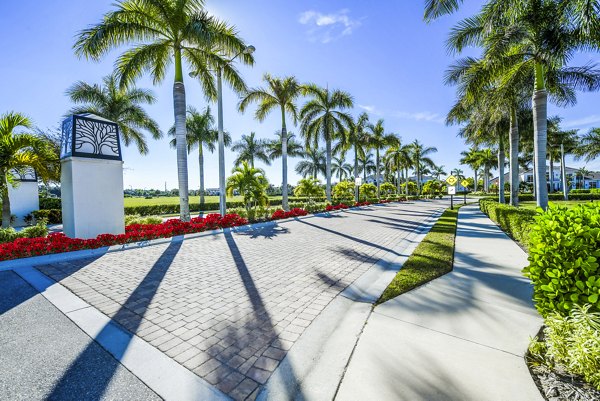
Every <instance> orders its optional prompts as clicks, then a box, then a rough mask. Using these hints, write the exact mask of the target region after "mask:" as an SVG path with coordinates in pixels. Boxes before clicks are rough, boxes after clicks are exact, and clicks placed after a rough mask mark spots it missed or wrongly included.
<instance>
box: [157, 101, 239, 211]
mask: <svg viewBox="0 0 600 401" xmlns="http://www.w3.org/2000/svg"><path fill="white" fill-rule="evenodd" d="M214 123H215V118H214V116H213V115H212V114H211V112H210V107H209V106H206V108H205V109H204V110H203V111H201V112H200V111H198V110H197V109H196V108H194V107H191V106H190V107H188V111H187V119H186V121H185V126H186V141H187V148H188V153H192V151H193V150H194V148H196V147H197V148H198V166H199V171H200V205H201V206H204V202H205V191H204V149H205V148H206V150H208V151H209V152H210V153H213V152H214V151H215V144H216V143H217V142H218V140H219V132H218V131H217V129H216V128H215V127H214ZM168 134H169V136H172V137H174V136H175V126H173V127H171V129H170V130H169V132H168ZM223 138H224V142H225V146H229V145H231V136H230V135H229V133H227V132H225V133H224V136H223ZM170 145H171V147H173V148H175V147H177V139H176V138H173V139H171V142H170ZM200 209H201V210H202V208H200Z"/></svg>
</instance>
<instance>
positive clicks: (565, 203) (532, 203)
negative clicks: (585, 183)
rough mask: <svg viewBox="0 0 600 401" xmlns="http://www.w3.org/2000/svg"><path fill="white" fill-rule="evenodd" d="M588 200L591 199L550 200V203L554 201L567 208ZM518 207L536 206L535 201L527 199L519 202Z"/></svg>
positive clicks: (532, 207)
mask: <svg viewBox="0 0 600 401" xmlns="http://www.w3.org/2000/svg"><path fill="white" fill-rule="evenodd" d="M589 202H591V201H589V200H569V201H550V203H555V204H557V205H561V206H566V207H568V208H569V209H570V208H572V207H574V206H577V205H581V204H582V203H589ZM519 207H522V208H525V209H532V210H535V208H536V207H537V206H536V203H535V201H527V202H519Z"/></svg>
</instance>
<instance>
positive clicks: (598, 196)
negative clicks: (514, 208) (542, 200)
mask: <svg viewBox="0 0 600 401" xmlns="http://www.w3.org/2000/svg"><path fill="white" fill-rule="evenodd" d="M548 199H549V200H551V201H552V200H563V199H564V197H563V194H562V192H561V193H557V192H554V193H551V194H548ZM506 200H507V201H508V200H509V199H508V198H506ZM534 200H535V198H534V197H533V194H519V201H522V202H528V201H534ZM569 200H600V193H573V192H572V191H571V192H570V193H569Z"/></svg>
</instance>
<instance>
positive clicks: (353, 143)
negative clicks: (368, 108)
mask: <svg viewBox="0 0 600 401" xmlns="http://www.w3.org/2000/svg"><path fill="white" fill-rule="evenodd" d="M368 126H369V115H368V114H367V113H361V114H360V115H359V116H358V118H357V119H356V121H354V122H353V123H352V125H351V126H350V129H349V130H348V135H347V136H345V138H346V139H347V143H346V144H345V146H344V151H347V150H349V149H350V148H351V147H352V148H354V178H356V177H358V175H359V174H360V171H359V170H360V166H359V163H358V162H359V158H360V157H361V156H362V157H364V155H365V147H366V138H367V127H368ZM340 144H343V142H340ZM334 152H335V149H334ZM358 193H359V187H358V185H355V188H354V200H355V201H356V202H358V200H359V199H358Z"/></svg>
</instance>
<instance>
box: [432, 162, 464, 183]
mask: <svg viewBox="0 0 600 401" xmlns="http://www.w3.org/2000/svg"><path fill="white" fill-rule="evenodd" d="M455 170H458V169H454V170H452V171H453V172H454V171H455ZM460 172H461V173H462V172H463V171H462V170H460ZM431 174H432V175H433V176H434V177H435V179H436V180H438V181H439V180H440V177H441V176H443V175H446V172H445V171H444V166H443V165H442V166H433V168H432V169H431Z"/></svg>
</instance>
